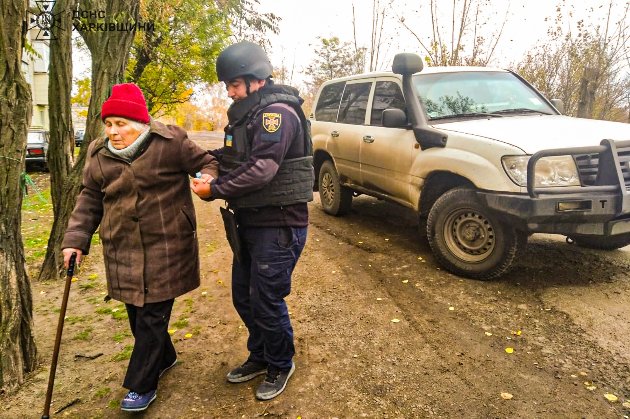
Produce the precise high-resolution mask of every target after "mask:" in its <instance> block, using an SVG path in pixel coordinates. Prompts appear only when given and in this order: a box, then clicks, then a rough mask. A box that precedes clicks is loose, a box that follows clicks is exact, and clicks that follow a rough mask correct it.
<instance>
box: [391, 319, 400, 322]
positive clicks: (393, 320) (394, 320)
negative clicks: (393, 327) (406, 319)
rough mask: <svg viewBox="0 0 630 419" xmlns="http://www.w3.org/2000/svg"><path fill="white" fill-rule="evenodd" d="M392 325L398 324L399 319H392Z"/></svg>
mask: <svg viewBox="0 0 630 419" xmlns="http://www.w3.org/2000/svg"><path fill="white" fill-rule="evenodd" d="M392 323H400V320H399V319H392Z"/></svg>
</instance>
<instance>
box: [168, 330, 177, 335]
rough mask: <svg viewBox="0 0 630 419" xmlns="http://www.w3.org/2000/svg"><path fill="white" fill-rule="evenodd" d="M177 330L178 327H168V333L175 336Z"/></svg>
mask: <svg viewBox="0 0 630 419" xmlns="http://www.w3.org/2000/svg"><path fill="white" fill-rule="evenodd" d="M175 332H177V329H168V334H169V335H171V336H173V335H174V334H175Z"/></svg>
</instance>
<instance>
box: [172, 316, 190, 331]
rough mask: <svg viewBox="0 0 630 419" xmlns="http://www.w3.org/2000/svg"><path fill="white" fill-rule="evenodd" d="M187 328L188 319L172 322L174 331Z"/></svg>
mask: <svg viewBox="0 0 630 419" xmlns="http://www.w3.org/2000/svg"><path fill="white" fill-rule="evenodd" d="M186 326H188V319H186V318H183V319H179V320H177V321H175V322H173V324H172V327H173V328H175V329H183V328H185V327H186Z"/></svg>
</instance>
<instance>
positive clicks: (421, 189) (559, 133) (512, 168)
mask: <svg viewBox="0 0 630 419" xmlns="http://www.w3.org/2000/svg"><path fill="white" fill-rule="evenodd" d="M421 70H422V60H421V58H420V57H419V56H417V55H415V54H398V55H396V57H395V58H394V64H393V72H391V73H389V72H382V73H370V74H362V75H357V76H351V77H345V78H340V79H335V80H330V81H327V82H326V83H324V84H323V85H322V86H321V87H320V89H319V92H318V94H317V96H316V100H315V107H314V113H313V115H312V117H311V123H312V137H313V147H314V162H315V170H316V176H317V178H318V185H317V186H316V188H317V189H318V190H319V192H320V197H321V202H322V206H323V208H324V210H325V211H326V212H327V213H329V214H332V215H341V214H343V213H345V212H347V211H348V210H349V209H350V207H351V204H352V197H353V196H356V195H357V194H361V193H364V194H368V195H371V196H375V197H378V198H383V199H387V200H390V201H393V202H396V203H398V204H401V205H404V206H406V207H409V208H412V209H414V210H415V211H417V212H418V214H419V215H420V219H421V220H424V219H426V233H427V237H428V240H429V243H430V245H431V249H432V250H433V253H434V254H435V256H436V258H437V260H438V261H439V262H440V263H441V264H442V265H443V266H444V267H445V268H446V269H448V270H449V271H451V272H453V273H455V274H458V275H462V276H466V277H471V278H477V279H490V278H494V277H498V276H500V275H502V274H504V273H505V272H507V270H508V269H509V268H510V266H511V265H512V263H513V261H514V258H515V257H516V255H517V254H518V251H519V249H521V248H522V247H523V246H524V245H525V244H526V242H527V237H528V235H529V234H532V233H537V232H542V233H555V234H562V235H565V236H567V237H569V238H570V239H571V240H572V241H574V242H575V243H577V244H578V245H582V246H586V247H595V248H600V249H617V248H620V247H623V246H626V245H628V244H630V193H629V188H630V124H624V123H615V122H607V121H597V120H589V119H578V118H571V117H568V116H563V115H561V113H560V111H559V110H558V109H561V106H562V104H561V102H560V101H555V100H552V101H549V100H547V99H546V98H545V97H544V96H543V95H542V94H540V93H539V92H538V91H537V90H536V89H535V88H534V87H532V86H531V85H530V84H529V83H527V82H526V81H525V80H523V79H522V78H521V77H520V76H518V75H517V74H515V73H513V72H511V71H507V70H502V69H496V68H481V67H430V68H427V69H425V70H424V71H422V72H420V71H421Z"/></svg>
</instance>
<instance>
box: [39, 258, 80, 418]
mask: <svg viewBox="0 0 630 419" xmlns="http://www.w3.org/2000/svg"><path fill="white" fill-rule="evenodd" d="M76 260H77V254H76V253H72V256H70V262H69V263H68V275H67V276H66V287H65V288H64V290H63V299H62V300H61V311H59V322H58V323H57V336H55V347H54V349H53V356H52V361H51V364H50V374H49V375H48V390H47V391H46V404H45V405H44V413H43V414H42V419H48V418H49V417H50V416H49V413H50V402H51V401H52V392H53V385H54V384H55V372H56V371H57V359H59V346H60V345H61V334H62V333H63V321H64V318H65V317H66V307H67V306H68V296H69V294H70V283H71V282H72V275H74V264H75V262H76Z"/></svg>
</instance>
